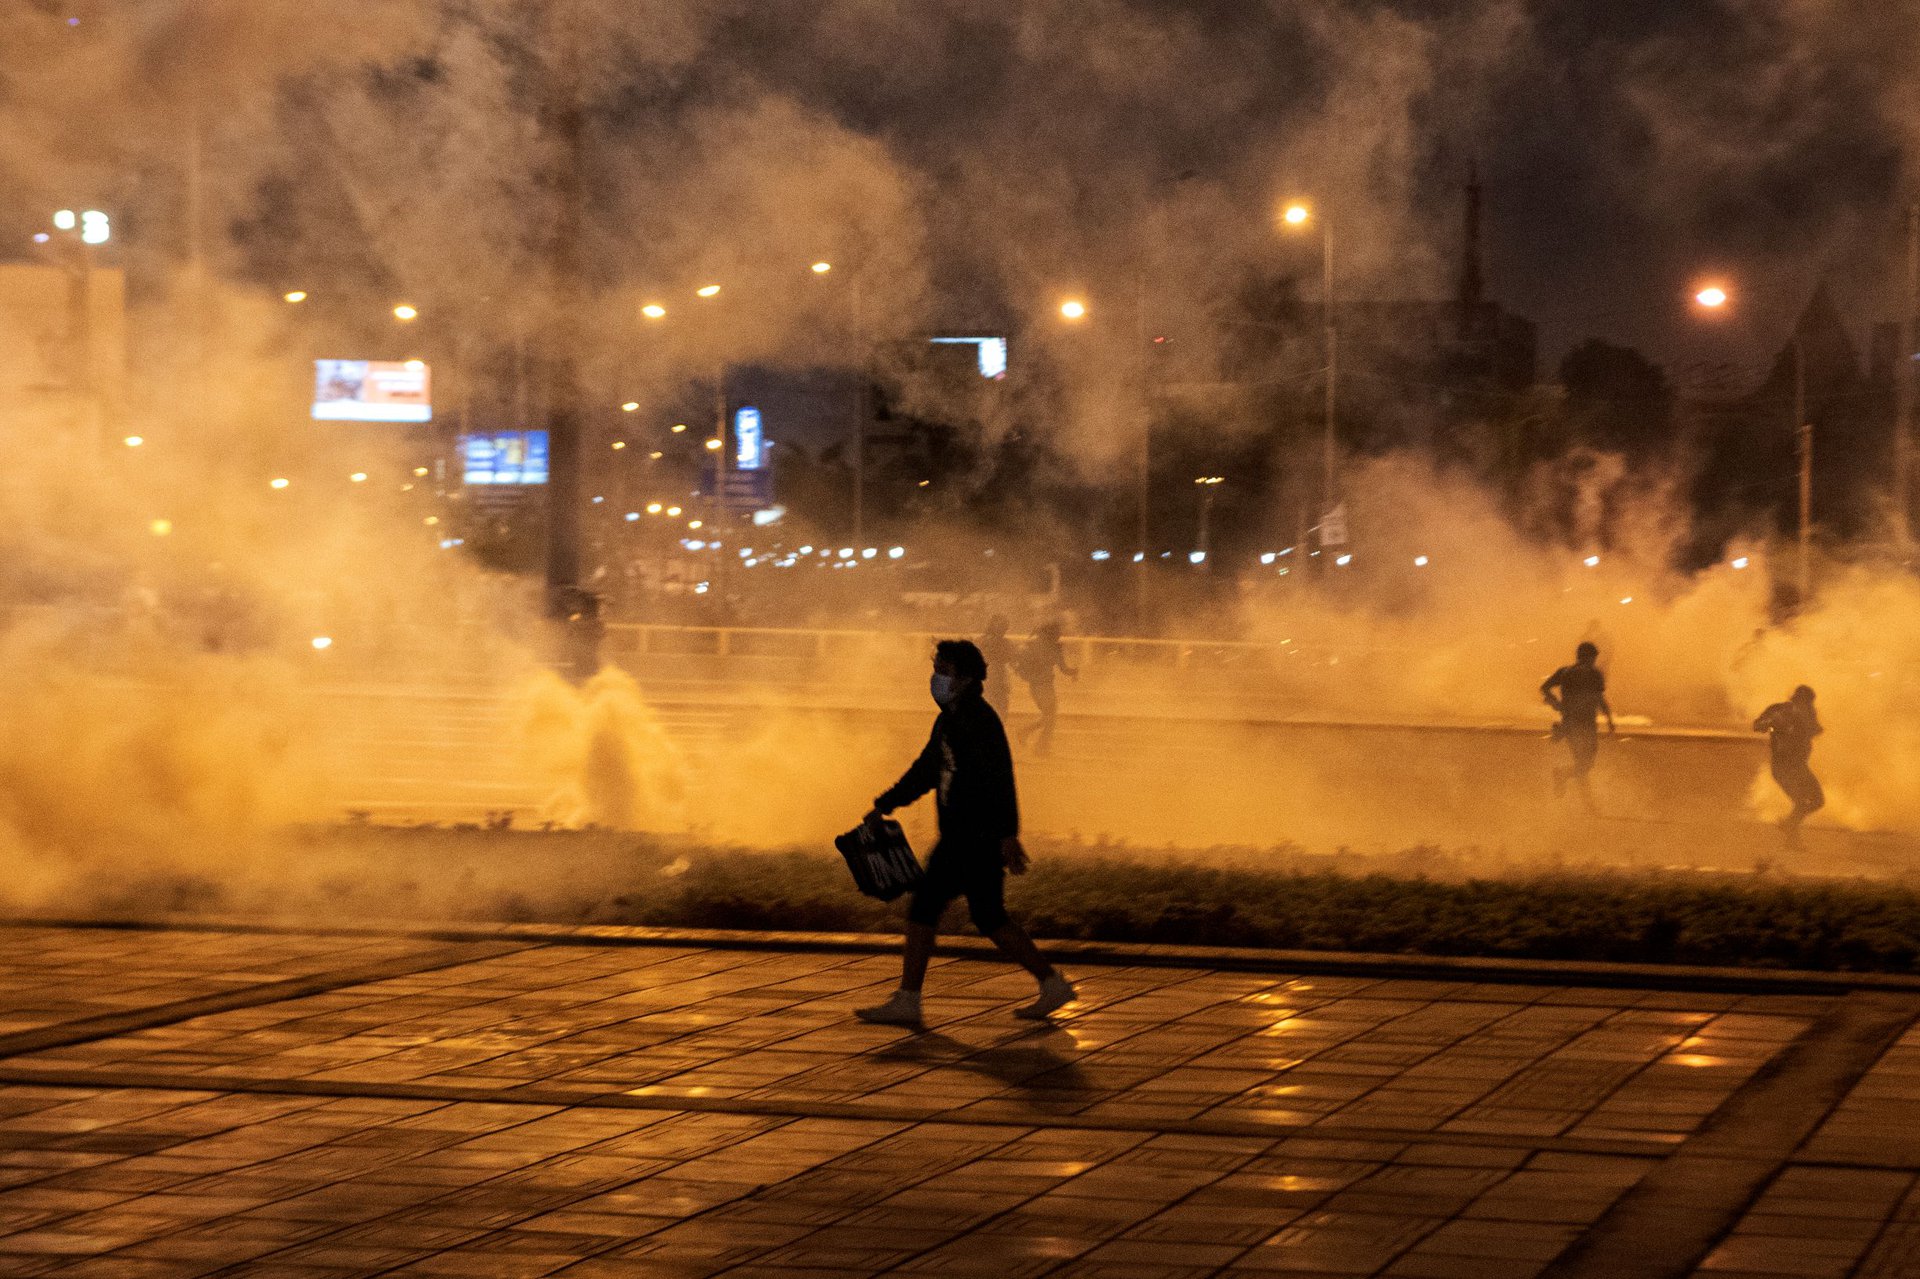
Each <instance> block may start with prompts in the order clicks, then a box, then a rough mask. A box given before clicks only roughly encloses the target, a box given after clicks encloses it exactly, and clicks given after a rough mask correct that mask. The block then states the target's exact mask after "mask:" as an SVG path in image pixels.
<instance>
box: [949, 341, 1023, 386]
mask: <svg viewBox="0 0 1920 1279" xmlns="http://www.w3.org/2000/svg"><path fill="white" fill-rule="evenodd" d="M930 341H932V343H933V344H934V345H935V346H970V347H972V348H973V355H974V360H975V361H976V362H977V364H978V366H979V369H980V376H981V377H983V378H987V379H988V380H990V381H994V382H998V381H999V380H1000V379H1001V378H1003V377H1005V376H1006V375H1007V340H1006V339H1005V338H1001V337H950V338H944V337H943V338H932V339H930Z"/></svg>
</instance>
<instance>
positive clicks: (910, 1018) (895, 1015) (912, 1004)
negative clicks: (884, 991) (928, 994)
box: [853, 990, 920, 1026]
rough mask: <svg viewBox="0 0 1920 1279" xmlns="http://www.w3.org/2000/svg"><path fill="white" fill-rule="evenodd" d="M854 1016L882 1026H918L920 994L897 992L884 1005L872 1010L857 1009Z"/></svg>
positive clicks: (914, 991)
mask: <svg viewBox="0 0 1920 1279" xmlns="http://www.w3.org/2000/svg"><path fill="white" fill-rule="evenodd" d="M853 1015H854V1016H855V1017H858V1018H859V1019H860V1020H861V1021H870V1022H874V1023H876V1024H878V1025H881V1026H918V1025H919V1024H920V992H919V991H917V990H896V991H894V992H893V997H892V998H890V999H888V1000H887V1002H886V1003H884V1004H876V1005H874V1006H873V1007H872V1008H856V1009H854V1012H853Z"/></svg>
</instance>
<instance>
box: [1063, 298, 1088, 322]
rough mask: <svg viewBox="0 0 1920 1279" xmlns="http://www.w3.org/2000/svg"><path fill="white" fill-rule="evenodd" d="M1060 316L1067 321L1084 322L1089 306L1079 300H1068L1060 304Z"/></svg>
mask: <svg viewBox="0 0 1920 1279" xmlns="http://www.w3.org/2000/svg"><path fill="white" fill-rule="evenodd" d="M1060 316H1061V318H1062V319H1066V320H1084V319H1086V318H1087V304H1086V303H1085V302H1082V301H1081V300H1080V299H1078V298H1068V299H1067V300H1066V301H1065V302H1062V303H1061V304H1060Z"/></svg>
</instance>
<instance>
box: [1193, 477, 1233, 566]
mask: <svg viewBox="0 0 1920 1279" xmlns="http://www.w3.org/2000/svg"><path fill="white" fill-rule="evenodd" d="M1225 481H1226V477H1225V476H1224V475H1200V476H1195V477H1194V481H1193V482H1194V484H1195V485H1197V486H1198V487H1199V489H1200V528H1199V531H1198V534H1197V536H1196V537H1195V539H1194V549H1195V550H1196V551H1198V552H1199V556H1200V558H1199V561H1198V562H1199V563H1201V564H1203V565H1204V564H1205V563H1207V553H1208V552H1209V551H1211V550H1212V549H1213V548H1212V547H1211V546H1209V545H1208V535H1209V533H1210V532H1211V531H1212V529H1211V525H1212V517H1213V491H1214V489H1216V488H1218V487H1219V486H1220V485H1221V484H1223V483H1225Z"/></svg>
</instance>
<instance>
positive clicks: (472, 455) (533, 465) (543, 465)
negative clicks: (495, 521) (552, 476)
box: [460, 431, 547, 484]
mask: <svg viewBox="0 0 1920 1279" xmlns="http://www.w3.org/2000/svg"><path fill="white" fill-rule="evenodd" d="M460 456H461V460H462V462H463V463H464V467H465V469H464V471H463V478H464V479H465V480H466V482H467V483H469V484H545V483H546V482H547V433H546V432H545V431H494V432H491V433H489V434H486V435H463V436H461V437H460Z"/></svg>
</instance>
